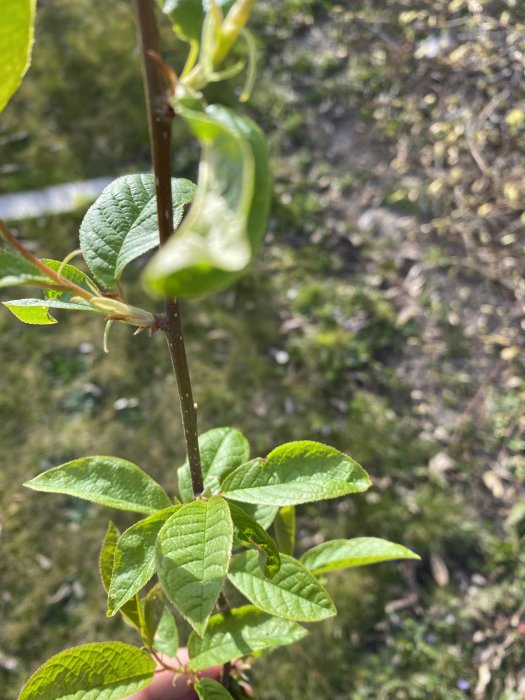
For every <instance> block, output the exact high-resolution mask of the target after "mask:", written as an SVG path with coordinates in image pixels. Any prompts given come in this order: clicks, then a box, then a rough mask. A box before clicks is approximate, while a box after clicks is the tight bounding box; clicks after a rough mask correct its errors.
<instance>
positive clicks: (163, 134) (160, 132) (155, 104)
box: [134, 0, 204, 497]
mask: <svg viewBox="0 0 525 700" xmlns="http://www.w3.org/2000/svg"><path fill="white" fill-rule="evenodd" d="M134 5H135V15H136V18H137V28H138V40H139V47H140V53H141V59H142V73H143V78H144V91H145V94H146V107H147V111H148V125H149V135H150V145H151V157H152V161H153V172H154V174H155V186H156V191H157V215H158V222H159V238H160V245H161V246H163V245H165V244H166V242H167V241H168V239H169V238H170V236H171V235H172V233H173V205H172V200H171V123H172V120H173V116H174V113H173V110H172V109H171V107H170V105H169V102H168V90H167V86H166V82H165V77H164V76H163V74H162V72H161V71H160V70H159V67H158V57H160V50H159V32H158V27H157V20H156V16H155V6H154V2H153V0H134ZM153 56H155V57H156V58H153ZM165 308H166V324H165V328H164V332H165V334H166V340H167V342H168V348H169V351H170V356H171V363H172V365H173V371H174V373H175V378H176V380H177V388H178V390H179V400H180V406H181V414H182V425H183V429H184V438H185V441H186V450H187V453H188V462H189V465H190V473H191V482H192V487H193V494H194V496H195V497H198V496H200V495H201V493H202V491H203V490H204V484H203V479H202V469H201V461H200V453H199V441H198V432H197V405H196V404H195V403H194V401H193V393H192V389H191V380H190V374H189V369H188V360H187V357H186V349H185V346H184V337H183V333H182V321H181V316H180V309H179V304H178V302H177V301H176V300H174V299H167V300H166V302H165Z"/></svg>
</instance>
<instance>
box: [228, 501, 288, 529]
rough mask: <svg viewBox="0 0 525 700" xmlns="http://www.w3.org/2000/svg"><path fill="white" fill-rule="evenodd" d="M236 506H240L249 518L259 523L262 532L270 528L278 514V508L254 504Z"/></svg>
mask: <svg viewBox="0 0 525 700" xmlns="http://www.w3.org/2000/svg"><path fill="white" fill-rule="evenodd" d="M237 505H240V507H241V508H242V509H243V510H244V511H246V513H248V515H249V516H250V518H253V519H254V520H255V522H257V523H259V525H260V526H261V527H262V528H263V530H267V529H268V528H269V527H270V525H271V524H272V523H273V521H274V520H275V517H276V515H277V513H278V512H279V506H264V505H262V506H260V505H257V504H256V503H238V504H237Z"/></svg>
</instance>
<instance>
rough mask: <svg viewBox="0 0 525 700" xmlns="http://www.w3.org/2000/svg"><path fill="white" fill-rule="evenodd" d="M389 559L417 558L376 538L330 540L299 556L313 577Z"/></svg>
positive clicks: (399, 546)
mask: <svg viewBox="0 0 525 700" xmlns="http://www.w3.org/2000/svg"><path fill="white" fill-rule="evenodd" d="M391 559H419V556H418V555H417V554H414V552H411V551H410V549H407V548H406V547H403V546H402V545H400V544H395V543H394V542H389V541H388V540H381V539H379V538H378V537H356V538H355V539H352V540H330V541H329V542H323V544H320V545H317V547H313V549H310V550H309V551H308V552H306V553H305V554H303V556H302V557H301V562H302V563H303V564H304V566H306V568H307V569H309V570H310V571H311V572H312V573H313V574H316V575H318V574H324V573H326V572H327V571H333V570H334V569H348V568H350V567H354V566H365V565H366V564H375V563H376V562H381V561H389V560H391Z"/></svg>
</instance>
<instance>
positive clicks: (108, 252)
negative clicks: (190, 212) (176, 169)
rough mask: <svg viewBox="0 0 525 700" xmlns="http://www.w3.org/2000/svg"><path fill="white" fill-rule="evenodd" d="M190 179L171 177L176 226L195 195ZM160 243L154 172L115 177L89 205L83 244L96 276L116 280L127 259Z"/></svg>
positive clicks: (105, 281)
mask: <svg viewBox="0 0 525 700" xmlns="http://www.w3.org/2000/svg"><path fill="white" fill-rule="evenodd" d="M194 192H195V185H194V184H193V183H192V182H190V181H189V180H180V179H179V180H177V179H173V180H172V181H171V193H172V200H173V226H174V228H177V226H178V225H179V223H180V221H181V219H182V215H183V213H184V205H186V204H189V203H190V202H191V201H192V199H193V194H194ZM158 244H159V230H158V222H157V199H156V193H155V180H154V177H153V175H146V174H144V175H124V177H119V178H117V179H116V180H114V181H113V182H112V183H111V184H110V185H108V186H107V187H106V189H105V190H104V191H103V192H102V194H101V195H100V197H99V198H98V199H97V201H96V202H95V203H94V204H93V205H92V206H91V207H90V208H89V209H88V211H87V214H86V216H85V217H84V220H83V221H82V224H81V226H80V247H81V249H82V253H83V255H84V259H85V261H86V263H87V265H88V267H89V269H90V270H91V272H92V274H93V276H94V277H95V279H96V280H97V281H98V282H99V283H100V284H101V285H102V286H103V287H106V288H111V287H113V286H115V284H116V283H117V282H118V280H119V279H120V277H121V276H122V272H123V271H124V268H125V267H126V265H128V264H129V263H130V262H131V261H132V260H135V258H138V257H139V256H140V255H143V254H144V253H147V252H148V251H149V250H151V249H152V248H155V247H156V246H157V245H158Z"/></svg>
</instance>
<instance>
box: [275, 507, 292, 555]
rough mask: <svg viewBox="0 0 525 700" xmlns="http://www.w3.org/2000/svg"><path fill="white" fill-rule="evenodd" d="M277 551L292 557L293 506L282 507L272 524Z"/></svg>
mask: <svg viewBox="0 0 525 700" xmlns="http://www.w3.org/2000/svg"><path fill="white" fill-rule="evenodd" d="M273 529H274V532H275V539H276V540H277V546H278V547H279V551H280V552H282V553H283V554H289V555H290V556H291V557H293V553H294V549H295V506H283V507H282V508H280V509H279V512H278V513H277V518H276V519H275V522H274V524H273Z"/></svg>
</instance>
